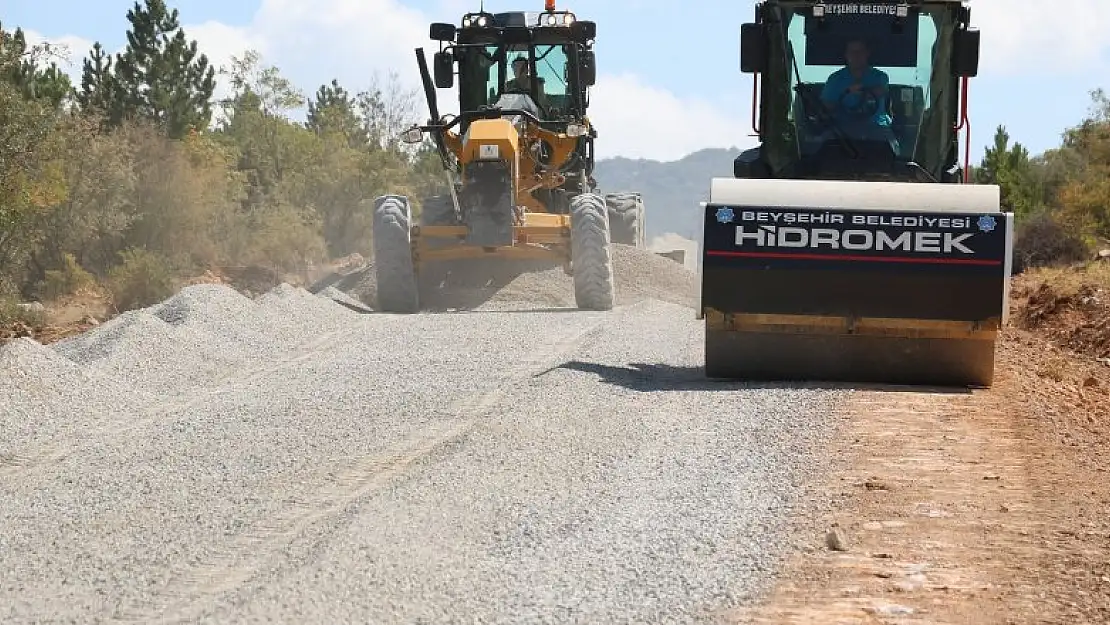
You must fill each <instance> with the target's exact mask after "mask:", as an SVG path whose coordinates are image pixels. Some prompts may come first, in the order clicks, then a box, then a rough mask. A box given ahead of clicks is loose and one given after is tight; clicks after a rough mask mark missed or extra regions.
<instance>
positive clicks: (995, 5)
mask: <svg viewBox="0 0 1110 625" xmlns="http://www.w3.org/2000/svg"><path fill="white" fill-rule="evenodd" d="M969 6H971V22H972V25H973V26H976V27H978V28H979V29H980V30H982V32H983V35H982V36H983V42H982V46H983V47H982V59H981V69H982V71H983V72H985V73H990V74H1005V75H1019V74H1023V73H1026V72H1029V73H1034V72H1046V73H1051V74H1053V75H1060V74H1072V73H1087V72H1090V71H1091V70H1092V69H1095V68H1099V67H1102V66H1104V60H1103V58H1102V56H1103V54H1104V53H1105V52H1107V51H1108V50H1110V39H1107V37H1106V33H1107V31H1110V11H1107V10H1106V1H1105V0H1052V2H1044V0H990V1H988V2H982V3H979V2H972V3H970V5H969Z"/></svg>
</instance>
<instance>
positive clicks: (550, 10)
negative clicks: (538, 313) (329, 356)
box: [374, 0, 642, 312]
mask: <svg viewBox="0 0 1110 625" xmlns="http://www.w3.org/2000/svg"><path fill="white" fill-rule="evenodd" d="M544 9H545V10H544V11H543V12H525V11H516V12H509V13H496V14H495V13H487V12H484V11H479V12H477V13H468V14H466V15H465V16H464V17H463V18H462V20H461V25H460V26H458V27H456V26H455V25H453V24H446V23H437V24H432V25H431V27H430V36H431V38H432V39H433V40H436V41H438V42H440V51H439V52H437V53H435V55H434V57H433V67H434V70H433V71H434V83H433V77H432V73H431V72H429V71H428V66H427V61H426V59H425V57H424V52H423V50H422V49H419V48H418V49H417V50H416V56H417V62H418V64H419V67H420V72H421V78H422V79H423V82H424V92H425V96H426V98H427V101H428V109H429V112H430V114H431V119H430V120H429V122H428V123H427V124H425V125H423V126H415V127H413V128H411V129H409V130H408V131H406V132H405V134H404V137H403V138H404V140H405V141H407V142H409V143H420V142H422V141H424V138H425V136H427V135H430V136H431V138H432V140H433V141H434V142H435V145H436V148H437V150H438V151H439V155H440V157H441V159H442V162H443V166H444V168H445V170H446V172H447V177H448V185H447V186H448V193H446V194H444V195H441V196H436V197H431V198H427V199H425V200H424V202H423V205H422V210H421V215H420V224H419V225H415V224H413V223H412V218H413V216H412V210H411V208H410V204H409V201H408V198H406V197H403V196H397V195H389V196H384V197H381V198H378V200H377V203H376V205H375V209H376V210H375V220H374V258H375V267H376V271H377V277H378V284H377V296H378V309H379V310H382V311H385V312H416V311H417V310H419V309H420V290H421V289H420V286H421V285H422V284H427V283H429V282H432V281H437V280H440V279H442V278H443V276H444V275H445V274H448V273H450V272H451V271H452V268H453V267H455V266H457V265H460V264H466V263H471V262H473V261H475V260H485V261H489V262H494V263H498V264H501V263H505V264H507V263H509V262H513V261H521V260H540V261H554V262H556V263H561V264H562V265H563V267H564V269H565V270H566V271H567V272H568V273H570V274H572V275H573V277H574V289H575V299H576V302H577V304H578V306H579V307H580V308H583V309H590V310H608V309H611V308H612V307H613V303H614V284H613V267H612V254H611V249H610V243H611V239H612V238H613V233H612V232H611V225H610V224H611V222H610V218H609V215H610V212H611V211H610V210H607V208H606V198H605V197H603V196H602V195H599V194H598V193H597V183H596V181H595V180H594V179H593V177H592V172H593V167H594V152H593V145H594V139H595V138H596V137H597V131H596V130H595V128H594V126H593V124H592V123H591V121H590V119H589V118H588V117H587V115H586V110H587V107H588V104H589V95H588V90H589V87H591V86H592V85H593V84H594V82H595V80H596V62H595V57H594V52H593V49H592V46H593V40H594V38H595V36H596V32H597V27H596V25H595V24H594V23H593V22H590V21H586V20H579V19H578V18H577V16H576V15H575V14H574V13H573V12H570V11H565V10H557V9H556V7H555V3H554V0H546V3H545V7H544ZM456 67H457V69H458V72H457V75H458V78H459V80H458V102H459V111H460V112H459V114H458V115H454V116H452V115H443V116H441V115H440V113H439V108H438V103H437V98H436V88H440V89H449V88H451V87H453V86H454V85H455V75H456ZM641 208H642V207H641ZM614 221H616V220H614Z"/></svg>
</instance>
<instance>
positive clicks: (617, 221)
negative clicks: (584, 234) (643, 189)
mask: <svg viewBox="0 0 1110 625" xmlns="http://www.w3.org/2000/svg"><path fill="white" fill-rule="evenodd" d="M605 208H606V210H608V211H609V228H610V230H611V234H612V240H613V243H621V244H623V245H632V246H634V247H645V245H646V241H645V238H646V236H647V233H646V232H645V228H644V220H645V216H646V214H645V212H644V200H643V198H642V197H641V196H640V194H639V193H632V192H624V193H609V194H607V195H606V196H605Z"/></svg>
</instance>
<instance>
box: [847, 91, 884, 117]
mask: <svg viewBox="0 0 1110 625" xmlns="http://www.w3.org/2000/svg"><path fill="white" fill-rule="evenodd" d="M850 95H857V96H859V97H860V98H862V101H861V102H860V103H859V104H858V105H857V106H846V105H845V104H844V99H845V98H846V97H848V96H850ZM837 106H839V107H840V108H841V109H842V110H844V111H845V112H847V113H849V114H852V115H858V116H860V117H871V116H873V115H875V114H877V113H878V112H879V96H877V95H875V92H874V91H872V90H871V89H865V88H860V90H859V91H856V92H855V93H854V94H853V93H852V92H851V91H848V90H845V91H844V93H842V94H840V98H839V99H838V100H837Z"/></svg>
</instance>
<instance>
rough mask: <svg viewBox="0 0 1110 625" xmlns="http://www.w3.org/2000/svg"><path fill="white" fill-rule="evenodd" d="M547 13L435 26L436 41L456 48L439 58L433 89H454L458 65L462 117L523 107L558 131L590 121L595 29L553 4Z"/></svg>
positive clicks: (479, 16)
mask: <svg viewBox="0 0 1110 625" xmlns="http://www.w3.org/2000/svg"><path fill="white" fill-rule="evenodd" d="M546 8H547V10H545V11H544V12H542V13H541V12H531V11H514V12H506V13H486V12H479V13H468V14H466V15H465V16H463V18H462V20H461V23H460V26H459V27H457V28H456V27H455V26H454V25H451V24H436V25H433V32H432V38H433V39H437V40H440V41H442V42H448V41H449V42H451V44H450V45H449V46H448V47H447V49H444V50H441V51H440V52H439V53H437V54H436V59H435V70H436V71H435V83H436V85H435V86H436V87H439V88H441V89H442V88H450V87H452V86H454V76H453V75H452V74H453V73H454V64H455V63H456V62H457V63H458V66H457V67H458V76H459V111H460V113H465V112H474V111H481V110H486V109H490V108H502V109H509V108H518V109H522V110H526V111H529V112H531V113H533V114H535V115H536V117H537V118H538V119H540V120H542V121H545V122H552V123H553V124H556V125H559V124H560V123H561V124H562V125H565V124H566V123H568V122H572V121H575V120H580V119H582V118H583V117H584V116H585V109H586V105H587V97H586V90H587V88H588V87H590V86H592V85H593V84H594V80H595V70H594V53H593V51H592V50H591V49H590V42H591V40H592V39H593V37H594V35H595V33H596V26H595V25H594V23H593V22H588V21H579V20H577V19H576V17H575V15H574V14H573V13H572V12H570V11H557V10H555V8H554V3H553V2H547V3H546ZM463 130H464V131H465V128H464V129H463Z"/></svg>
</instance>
